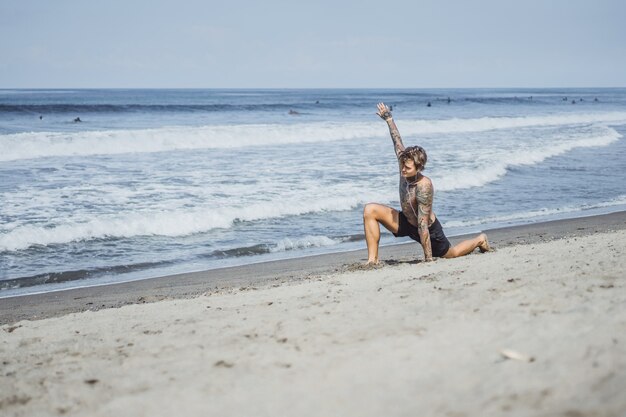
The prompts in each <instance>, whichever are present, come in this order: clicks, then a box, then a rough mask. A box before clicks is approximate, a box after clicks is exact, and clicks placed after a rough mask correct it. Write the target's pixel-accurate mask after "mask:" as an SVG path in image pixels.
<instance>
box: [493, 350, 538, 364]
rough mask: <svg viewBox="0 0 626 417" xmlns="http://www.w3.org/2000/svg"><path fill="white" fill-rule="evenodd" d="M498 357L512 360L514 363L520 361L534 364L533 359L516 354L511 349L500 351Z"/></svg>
mask: <svg viewBox="0 0 626 417" xmlns="http://www.w3.org/2000/svg"><path fill="white" fill-rule="evenodd" d="M500 355H502V356H503V357H504V358H506V359H514V360H516V361H522V362H534V361H535V358H534V357H532V356H530V355H527V354H525V353H521V352H518V351H516V350H513V349H501V350H500Z"/></svg>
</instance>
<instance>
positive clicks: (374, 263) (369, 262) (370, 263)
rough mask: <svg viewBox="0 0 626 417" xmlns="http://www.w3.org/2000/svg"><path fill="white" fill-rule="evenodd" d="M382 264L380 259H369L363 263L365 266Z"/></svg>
mask: <svg viewBox="0 0 626 417" xmlns="http://www.w3.org/2000/svg"><path fill="white" fill-rule="evenodd" d="M379 265H380V261H379V260H375V261H367V262H365V263H364V264H363V266H379Z"/></svg>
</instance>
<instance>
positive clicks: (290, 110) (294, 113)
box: [289, 109, 300, 116]
mask: <svg viewBox="0 0 626 417" xmlns="http://www.w3.org/2000/svg"><path fill="white" fill-rule="evenodd" d="M289 114H291V115H292V116H297V115H299V114H300V113H299V112H297V111H295V110H292V109H289Z"/></svg>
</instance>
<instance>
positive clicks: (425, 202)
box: [416, 177, 433, 262]
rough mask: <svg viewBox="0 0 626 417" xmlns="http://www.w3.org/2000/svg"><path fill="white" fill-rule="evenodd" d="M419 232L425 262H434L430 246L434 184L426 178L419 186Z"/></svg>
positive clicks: (417, 194)
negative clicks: (429, 227)
mask: <svg viewBox="0 0 626 417" xmlns="http://www.w3.org/2000/svg"><path fill="white" fill-rule="evenodd" d="M416 197H417V230H418V232H419V234H420V240H421V242H422V248H423V249H424V260H425V261H426V262H429V261H432V260H433V250H432V247H431V245H430V232H429V231H428V226H429V225H430V216H431V212H432V209H433V183H432V182H431V181H430V178H428V177H424V178H423V179H422V180H421V181H420V182H419V183H418V184H417V193H416Z"/></svg>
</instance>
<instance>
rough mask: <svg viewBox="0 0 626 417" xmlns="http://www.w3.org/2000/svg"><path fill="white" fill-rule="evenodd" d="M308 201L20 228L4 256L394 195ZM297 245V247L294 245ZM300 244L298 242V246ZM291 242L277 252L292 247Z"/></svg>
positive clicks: (7, 237)
mask: <svg viewBox="0 0 626 417" xmlns="http://www.w3.org/2000/svg"><path fill="white" fill-rule="evenodd" d="M329 195H332V196H329V197H321V196H320V197H317V198H311V199H310V200H303V199H302V198H301V196H293V197H291V198H289V197H282V198H279V199H276V200H271V201H264V202H258V203H255V204H250V205H248V206H244V207H235V206H230V207H222V208H218V209H215V208H210V207H203V208H197V209H194V210H182V209H180V210H173V211H160V212H146V211H144V212H133V213H128V212H126V213H119V214H118V215H100V216H98V217H97V218H91V219H87V220H82V221H78V220H74V221H72V220H66V223H63V224H57V225H20V226H17V227H15V228H13V229H12V230H9V231H7V232H5V233H2V234H0V251H18V250H23V249H27V248H30V247H33V246H47V245H55V244H64V243H69V242H75V241H88V240H95V239H110V238H128V237H137V236H167V237H179V236H189V235H193V234H196V233H204V232H208V231H210V230H212V229H218V228H230V227H233V226H234V225H235V224H236V223H239V222H250V221H257V220H265V219H273V218H281V217H285V216H297V215H303V214H308V213H321V212H325V211H345V210H351V209H354V208H356V207H357V206H358V205H359V204H363V203H364V202H366V201H388V198H389V197H390V196H389V195H387V196H382V195H374V194H373V193H368V192H363V193H360V194H356V193H350V192H347V193H339V194H337V195H333V194H332V192H330V193H329ZM291 244H292V245H293V242H292V243H291ZM297 244H298V243H296V245H297ZM289 245H290V243H289V242H287V241H284V242H282V243H281V242H279V243H277V247H284V248H287V247H289Z"/></svg>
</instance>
